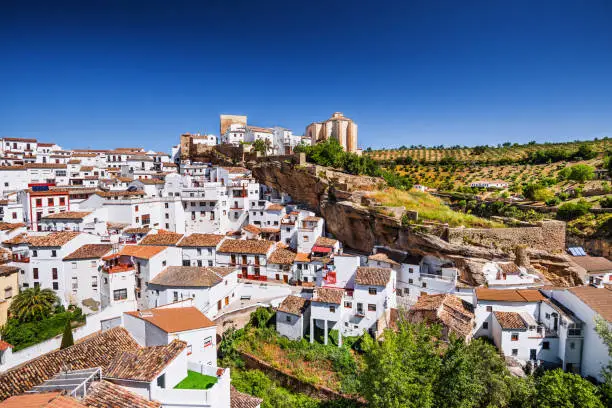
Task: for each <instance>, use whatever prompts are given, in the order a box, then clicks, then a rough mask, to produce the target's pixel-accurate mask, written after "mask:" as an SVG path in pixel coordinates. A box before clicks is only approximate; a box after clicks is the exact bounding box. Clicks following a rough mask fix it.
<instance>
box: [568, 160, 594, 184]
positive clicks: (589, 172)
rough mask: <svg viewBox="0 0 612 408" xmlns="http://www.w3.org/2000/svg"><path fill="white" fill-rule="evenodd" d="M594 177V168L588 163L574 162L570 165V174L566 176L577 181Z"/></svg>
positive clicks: (582, 181)
mask: <svg viewBox="0 0 612 408" xmlns="http://www.w3.org/2000/svg"><path fill="white" fill-rule="evenodd" d="M594 177H595V169H594V168H593V166H589V165H588V164H576V165H574V166H572V167H570V174H569V176H567V178H568V179H569V180H574V181H579V182H581V183H584V182H585V181H587V180H592V179H593V178H594Z"/></svg>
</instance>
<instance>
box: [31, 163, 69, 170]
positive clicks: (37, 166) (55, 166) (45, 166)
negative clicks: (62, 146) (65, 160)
mask: <svg viewBox="0 0 612 408" xmlns="http://www.w3.org/2000/svg"><path fill="white" fill-rule="evenodd" d="M25 167H26V168H27V169H65V168H66V167H67V166H66V165H65V164H61V163H26V164H25Z"/></svg>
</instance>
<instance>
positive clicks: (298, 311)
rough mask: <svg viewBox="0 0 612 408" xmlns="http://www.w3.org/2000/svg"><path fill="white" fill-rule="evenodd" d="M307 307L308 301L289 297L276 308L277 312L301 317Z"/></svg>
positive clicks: (297, 297) (298, 297)
mask: <svg viewBox="0 0 612 408" xmlns="http://www.w3.org/2000/svg"><path fill="white" fill-rule="evenodd" d="M309 305H310V301H309V300H308V299H304V298H303V297H300V296H293V295H289V296H287V297H286V298H285V299H284V300H283V301H282V302H281V304H280V305H279V306H278V310H279V311H280V312H285V313H289V314H292V315H296V316H301V315H302V314H304V312H305V311H306V309H307V308H308V306H309Z"/></svg>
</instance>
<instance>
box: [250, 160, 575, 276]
mask: <svg viewBox="0 0 612 408" xmlns="http://www.w3.org/2000/svg"><path fill="white" fill-rule="evenodd" d="M247 166H248V167H249V168H250V169H251V171H252V173H253V176H254V177H255V178H256V179H257V180H258V182H260V183H262V184H265V185H267V186H269V187H272V188H274V189H276V190H278V191H282V192H284V193H287V194H289V195H290V196H291V197H292V198H293V199H294V200H295V201H296V202H299V203H301V204H303V205H305V206H306V207H308V208H310V209H311V210H313V211H315V212H317V213H319V214H320V215H322V216H323V217H324V218H325V221H326V228H327V231H328V232H330V233H331V234H333V235H334V236H335V237H336V238H337V239H339V240H340V241H342V242H343V244H344V245H345V246H346V247H349V248H351V249H354V250H357V251H361V252H364V253H371V251H372V248H373V247H374V246H375V245H382V246H386V247H389V248H392V249H397V250H401V251H406V252H409V253H411V254H414V255H435V256H440V257H444V258H447V259H452V260H453V261H455V263H456V265H457V266H458V267H459V269H460V270H461V272H462V278H463V279H464V280H465V281H466V282H468V283H470V284H472V285H480V284H482V283H484V277H483V275H482V266H483V265H484V263H486V262H488V261H490V260H514V259H515V252H514V249H515V246H517V245H519V243H520V242H516V243H515V241H513V240H512V239H509V238H508V237H507V236H512V234H511V231H505V232H504V234H503V235H502V234H500V233H499V232H496V233H494V234H492V235H489V234H487V232H486V230H478V231H477V232H478V233H477V234H476V233H475V232H474V231H471V230H470V229H465V231H466V235H465V236H466V237H469V240H468V239H463V240H462V239H460V238H459V237H460V235H459V232H458V231H457V229H452V230H453V231H452V239H451V240H449V235H450V234H449V229H448V228H444V227H441V226H438V227H427V226H417V227H415V226H411V227H406V226H403V225H402V223H401V215H402V212H403V211H402V210H400V211H394V210H397V209H393V208H385V207H381V206H379V205H376V203H372V202H370V200H369V199H368V198H367V192H368V191H373V190H376V189H380V188H384V185H385V184H384V182H383V181H382V180H381V179H378V178H374V177H362V176H353V175H349V174H345V173H342V172H339V171H335V170H331V169H328V168H325V167H321V166H316V165H312V164H301V165H296V164H295V161H292V160H273V159H270V160H261V161H257V162H255V161H253V162H249V163H247ZM542 228H543V231H538V232H537V233H535V235H534V234H532V233H529V235H530V237H531V236H532V235H533V238H532V239H531V240H530V241H529V245H530V247H529V248H527V249H526V253H527V254H528V258H529V259H530V262H531V266H532V267H535V268H537V270H538V271H540V272H541V273H542V274H543V275H544V276H545V277H546V278H547V279H548V280H549V281H550V283H552V284H555V285H572V284H577V283H580V282H581V280H582V277H581V276H580V274H579V272H578V269H577V268H574V267H573V265H572V263H571V262H570V260H569V258H568V257H567V256H566V255H564V254H563V253H562V252H561V251H559V247H560V248H561V250H562V249H563V246H564V244H565V238H564V235H565V228H564V225H563V226H562V227H561V226H560V225H559V224H558V223H557V224H552V225H548V226H543V227H542ZM533 231H536V230H535V229H534V230H533ZM550 231H553V232H552V234H562V237H560V236H556V237H551V235H550V234H551V232H550ZM559 231H561V232H559ZM519 232H520V233H519V234H518V236H519V238H518V239H519V240H520V239H521V238H520V237H521V234H524V233H525V232H524V231H519ZM498 240H502V241H503V242H504V243H505V245H496V243H497V241H498ZM538 240H539V241H538ZM449 241H450V242H449ZM551 242H555V247H556V248H555V249H556V250H557V253H552V252H548V251H545V250H543V248H546V247H547V245H548V247H550V244H551ZM525 258H526V257H525V256H523V259H525Z"/></svg>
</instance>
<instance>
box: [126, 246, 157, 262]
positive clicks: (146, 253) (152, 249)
mask: <svg viewBox="0 0 612 408" xmlns="http://www.w3.org/2000/svg"><path fill="white" fill-rule="evenodd" d="M166 248H168V247H167V246H155V245H126V246H124V247H123V249H121V252H119V254H120V255H126V256H133V257H134V258H140V259H151V258H153V257H154V256H156V255H158V254H160V253H161V252H162V251H164V250H165V249H166Z"/></svg>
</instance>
